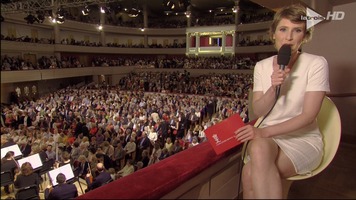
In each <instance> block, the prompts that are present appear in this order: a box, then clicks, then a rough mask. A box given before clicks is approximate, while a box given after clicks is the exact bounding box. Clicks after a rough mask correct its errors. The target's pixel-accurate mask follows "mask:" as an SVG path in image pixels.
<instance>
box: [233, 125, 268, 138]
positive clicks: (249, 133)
mask: <svg viewBox="0 0 356 200" xmlns="http://www.w3.org/2000/svg"><path fill="white" fill-rule="evenodd" d="M235 134H236V139H237V140H239V141H241V142H246V141H248V140H252V139H255V138H262V130H261V129H259V128H256V127H254V126H251V125H246V126H243V127H241V128H239V129H237V130H236V131H235Z"/></svg>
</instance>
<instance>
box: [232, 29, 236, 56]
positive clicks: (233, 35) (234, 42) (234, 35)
mask: <svg viewBox="0 0 356 200" xmlns="http://www.w3.org/2000/svg"><path fill="white" fill-rule="evenodd" d="M232 50H233V52H234V55H235V53H236V31H233V32H232Z"/></svg>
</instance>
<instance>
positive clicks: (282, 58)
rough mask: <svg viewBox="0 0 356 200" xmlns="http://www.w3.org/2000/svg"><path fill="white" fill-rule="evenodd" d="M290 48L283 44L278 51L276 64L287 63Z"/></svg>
mask: <svg viewBox="0 0 356 200" xmlns="http://www.w3.org/2000/svg"><path fill="white" fill-rule="evenodd" d="M291 53H292V50H291V46H290V45H288V44H284V45H283V46H282V47H281V48H280V49H279V51H278V57H277V64H278V65H284V66H285V65H288V63H289V60H290V56H291Z"/></svg>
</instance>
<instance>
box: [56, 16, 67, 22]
mask: <svg viewBox="0 0 356 200" xmlns="http://www.w3.org/2000/svg"><path fill="white" fill-rule="evenodd" d="M56 21H57V24H63V23H64V21H65V19H64V16H58V17H57V18H56Z"/></svg>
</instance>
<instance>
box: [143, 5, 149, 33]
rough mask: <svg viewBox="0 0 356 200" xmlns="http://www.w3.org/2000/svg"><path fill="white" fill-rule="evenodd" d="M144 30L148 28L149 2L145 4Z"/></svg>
mask: <svg viewBox="0 0 356 200" xmlns="http://www.w3.org/2000/svg"><path fill="white" fill-rule="evenodd" d="M143 28H148V12H147V1H146V0H145V1H144V3H143Z"/></svg>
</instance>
